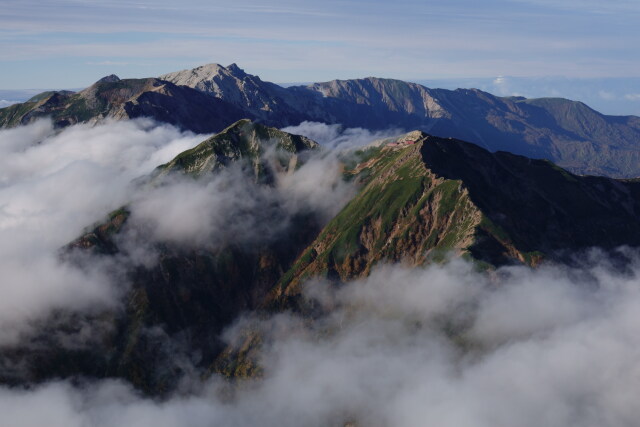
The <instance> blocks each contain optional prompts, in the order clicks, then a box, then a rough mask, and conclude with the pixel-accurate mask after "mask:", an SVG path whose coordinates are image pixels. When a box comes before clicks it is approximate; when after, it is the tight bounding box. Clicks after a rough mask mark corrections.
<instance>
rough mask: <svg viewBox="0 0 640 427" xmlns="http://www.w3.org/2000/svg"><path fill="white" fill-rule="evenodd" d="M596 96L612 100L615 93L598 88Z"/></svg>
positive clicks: (614, 97)
mask: <svg viewBox="0 0 640 427" xmlns="http://www.w3.org/2000/svg"><path fill="white" fill-rule="evenodd" d="M598 96H599V97H600V98H602V99H604V100H606V101H613V100H614V99H616V94H615V93H613V92H609V91H606V90H600V91H598Z"/></svg>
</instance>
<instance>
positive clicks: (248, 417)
mask: <svg viewBox="0 0 640 427" xmlns="http://www.w3.org/2000/svg"><path fill="white" fill-rule="evenodd" d="M289 131H290V132H294V133H303V134H305V135H307V136H309V137H312V138H313V137H314V136H315V137H316V138H317V139H319V140H320V142H322V143H324V144H325V147H329V148H330V147H339V148H352V147H354V146H356V145H359V144H361V143H362V142H370V139H367V138H370V137H371V139H377V138H382V137H385V136H389V135H391V134H392V133H393V132H389V133H387V134H377V135H372V134H370V133H369V134H367V131H363V130H340V128H338V127H335V126H329V125H322V124H313V123H303V124H301V126H300V127H299V128H297V129H289ZM313 132H315V134H314V133H313ZM346 134H351V135H352V136H353V135H360V136H358V137H355V136H354V138H353V139H348V138H347V139H342V140H340V141H337V140H338V139H340V138H343V137H344V136H345V135H346ZM323 135H324V136H323ZM362 135H365V136H362ZM366 135H368V136H366ZM205 138H206V136H205V135H193V134H191V133H182V132H180V131H178V130H176V129H175V128H173V127H171V126H166V125H159V124H157V123H154V122H151V121H148V120H135V121H130V122H108V123H105V124H101V125H96V126H88V125H80V126H73V127H70V128H68V129H66V130H64V131H61V132H56V131H54V130H53V128H52V126H51V123H50V122H47V121H40V122H37V123H35V124H33V125H29V126H25V127H20V128H17V129H12V130H3V131H0V271H1V272H2V278H1V280H0V348H1V347H5V346H10V345H12V344H15V343H16V342H19V341H20V340H21V339H28V336H29V333H31V332H32V331H33V325H34V324H36V323H37V321H42V320H43V319H46V318H47V316H48V315H49V314H50V313H52V312H53V311H55V310H72V311H85V312H91V311H96V310H99V309H102V308H105V307H112V308H115V309H117V307H119V306H120V305H122V292H123V289H126V283H124V284H123V283H121V281H122V280H126V279H124V277H126V276H125V275H124V274H123V270H125V269H126V268H128V267H130V266H131V265H132V264H136V263H143V264H153V263H154V262H155V259H154V245H155V244H158V243H161V244H175V245H186V246H189V247H200V248H205V249H206V248H208V249H211V248H216V247H221V246H224V245H225V244H226V242H228V241H229V240H233V241H234V242H235V243H238V242H244V243H245V244H246V245H248V246H252V245H256V244H258V243H260V242H262V241H265V240H268V239H271V238H273V236H275V235H278V233H280V232H281V231H282V230H283V229H286V227H287V226H288V221H289V220H290V219H291V218H292V217H293V216H294V215H296V214H298V213H300V212H314V213H316V214H317V215H318V217H319V218H320V219H321V220H323V221H327V220H328V219H329V218H330V217H331V216H332V215H334V214H335V213H336V212H337V210H338V209H340V207H341V206H343V205H344V203H347V201H348V200H349V198H350V197H351V195H352V194H353V192H354V191H355V190H354V188H353V187H352V185H351V184H348V183H345V182H344V181H342V180H341V179H340V174H341V169H340V163H339V162H338V160H337V156H336V154H335V152H334V151H332V150H321V151H319V152H318V154H317V155H314V156H312V157H311V158H309V159H308V160H307V162H306V163H305V164H304V165H303V166H301V167H300V168H299V169H297V170H296V171H295V172H294V173H292V174H290V175H282V176H278V177H277V179H276V182H275V183H274V185H272V186H264V185H260V184H259V183H257V182H256V181H255V180H254V179H252V178H251V175H250V174H247V173H245V171H244V170H243V168H242V167H241V165H237V166H230V167H228V168H226V169H224V170H222V171H221V173H219V174H217V175H215V176H211V177H208V178H205V179H203V180H193V179H192V178H190V177H172V178H171V179H169V180H167V181H165V182H164V183H163V185H160V186H146V187H145V186H144V185H143V186H142V187H141V186H140V184H136V183H135V182H137V181H135V180H136V178H138V177H140V176H144V175H147V174H149V173H151V172H152V171H153V169H154V168H155V167H156V166H157V165H159V164H162V163H165V162H167V161H168V160H170V159H171V158H173V157H174V156H175V155H176V154H178V153H179V152H181V151H183V150H185V149H188V148H191V147H193V146H195V145H196V144H197V143H199V142H201V141H202V140H204V139H205ZM360 138H361V139H360ZM365 139H366V141H365ZM361 141H362V142H361ZM123 205H127V207H128V209H129V210H130V211H131V217H130V220H129V221H128V223H127V226H126V227H125V228H124V229H123V232H122V235H121V236H119V237H118V238H119V239H120V241H119V243H120V244H121V245H122V250H123V256H122V257H120V258H115V259H113V260H107V259H106V258H105V257H97V256H91V255H87V254H84V255H81V256H80V259H76V260H75V262H74V263H67V262H64V261H62V258H61V256H60V250H61V248H62V247H64V246H65V245H66V244H67V243H69V242H70V241H72V240H73V239H75V238H77V237H78V236H79V235H80V234H81V233H82V231H83V230H84V229H85V228H86V227H87V226H90V225H91V224H94V223H96V222H97V221H100V220H102V219H104V217H105V214H106V213H108V212H109V211H111V210H113V209H116V208H119V207H120V206H123ZM619 251H620V253H621V254H623V255H624V257H626V258H627V259H630V260H631V262H630V264H629V265H628V266H627V268H625V269H624V271H620V269H619V268H617V267H616V266H617V265H619V264H618V263H617V262H615V261H611V260H609V259H608V258H607V256H605V255H604V254H603V253H602V252H599V251H598V250H593V251H592V252H590V253H588V254H586V255H585V254H576V256H581V257H582V258H583V261H582V262H580V263H576V265H577V266H576V265H574V266H573V267H569V266H563V265H543V266H541V267H539V268H536V269H531V268H528V267H503V268H500V269H498V270H495V271H491V272H482V271H478V269H477V268H476V266H475V265H473V264H472V263H471V262H468V261H464V260H462V259H459V258H451V259H449V260H448V261H447V262H445V263H443V264H438V265H431V266H428V267H425V268H408V267H406V266H402V265H379V266H377V267H376V268H375V269H374V270H373V271H372V273H371V275H370V276H369V277H367V278H364V279H361V280H357V281H354V282H351V283H348V284H343V285H336V284H334V283H328V282H326V281H324V280H319V279H312V280H309V281H308V282H307V283H306V284H305V285H304V286H303V289H304V294H305V298H306V299H307V300H309V301H312V302H313V304H314V307H316V308H317V309H316V310H315V312H314V316H313V317H312V318H311V317H308V316H307V317H303V316H301V315H300V314H297V313H294V312H284V313H279V314H273V315H270V316H257V315H254V314H251V313H248V314H246V315H244V316H242V317H241V318H240V319H238V320H237V321H236V323H235V324H234V325H232V326H231V327H229V328H228V329H227V330H226V332H225V334H224V338H225V340H226V341H227V342H228V343H229V344H230V345H241V344H242V343H243V342H244V341H243V337H244V336H245V334H246V332H247V331H251V332H252V333H256V334H259V336H260V337H261V345H260V347H259V351H258V355H257V359H256V360H257V362H258V364H259V365H260V367H261V372H262V374H261V376H260V377H258V378H255V379H246V380H240V381H237V382H235V383H234V382H230V381H228V380H227V379H226V378H223V377H221V376H218V375H213V376H210V377H208V378H207V379H203V376H202V372H200V371H198V370H197V369H193V371H189V370H188V369H186V370H185V371H186V372H193V375H186V376H185V377H184V378H183V381H182V384H181V386H180V387H178V390H177V391H176V392H174V393H172V394H170V395H168V396H165V397H163V398H149V397H145V396H143V395H142V394H141V393H140V392H139V391H137V390H135V389H134V388H133V387H132V386H131V385H129V384H127V383H125V382H123V381H120V380H111V379H110V380H92V379H86V378H73V379H60V380H54V381H50V382H47V383H44V384H40V385H31V386H28V387H22V386H15V387H9V386H1V387H0V414H2V421H3V424H6V425H11V426H35V425H43V424H46V425H49V426H70V427H73V426H115V425H142V426H147V425H149V426H176V425H188V426H214V425H215V426H219V425H222V426H246V425H262V426H300V425H305V426H327V425H336V426H342V425H345V424H348V423H355V424H356V425H362V426H415V425H440V426H455V427H460V426H469V427H471V426H474V427H475V426H478V427H482V426H514V425H518V426H540V425H544V426H551V427H553V426H574V425H575V426H587V427H589V426H594V427H595V426H602V425H615V426H635V425H636V424H637V420H638V419H640V408H639V407H638V405H637V404H636V399H637V396H638V394H640V368H639V366H640V365H639V364H638V360H640V346H638V344H637V335H638V327H639V326H640V253H638V252H637V251H636V250H634V249H629V248H621V249H619ZM173 345H175V346H176V348H178V347H179V346H180V343H175V344H173ZM176 353H180V351H178V350H177V351H176Z"/></svg>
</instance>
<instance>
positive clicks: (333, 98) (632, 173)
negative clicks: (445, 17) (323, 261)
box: [0, 64, 640, 178]
mask: <svg viewBox="0 0 640 427" xmlns="http://www.w3.org/2000/svg"><path fill="white" fill-rule="evenodd" d="M43 116H51V117H53V119H54V121H55V123H56V124H57V125H58V126H67V125H69V124H73V123H79V122H87V121H89V122H91V121H96V120H100V119H103V118H107V117H110V118H114V119H127V118H134V117H140V116H149V117H152V118H154V119H156V120H159V121H162V122H167V123H171V124H174V125H176V126H179V127H181V128H183V129H188V130H192V131H194V132H217V131H220V130H222V129H223V128H225V127H226V126H228V125H230V124H231V123H233V122H234V121H236V120H238V119H240V118H248V119H252V120H257V121H259V122H260V123H263V124H265V125H267V126H275V127H279V128H281V127H285V126H291V125H298V124H299V123H301V122H303V121H316V122H324V123H330V124H341V125H343V126H345V127H362V128H366V129H389V128H393V129H405V130H413V129H417V130H421V131H424V132H427V133H429V134H431V135H435V136H440V137H453V138H458V139H462V140H466V141H469V142H472V143H475V144H477V145H479V146H481V147H483V148H485V149H487V150H489V151H492V152H495V151H508V152H511V153H513V154H520V155H524V156H527V157H529V158H535V159H547V160H550V161H553V162H554V163H556V164H558V165H559V166H562V167H563V168H566V169H567V170H569V171H571V172H573V173H577V174H583V175H584V174H591V175H605V176H610V177H618V178H622V177H626V178H630V177H636V176H640V148H639V147H638V141H639V140H640V118H638V117H636V116H607V115H603V114H600V113H598V112H597V111H595V110H593V109H591V108H589V107H588V106H587V105H585V104H583V103H581V102H575V101H570V100H567V99H562V98H540V99H526V98H523V97H497V96H494V95H491V94H489V93H487V92H483V91H480V90H477V89H457V90H445V89H430V88H427V87H424V86H421V85H419V84H415V83H408V82H403V81H399V80H393V79H381V78H374V77H369V78H364V79H355V80H334V81H331V82H325V83H314V84H310V85H306V86H291V87H287V88H284V87H281V86H278V85H276V84H274V83H270V82H265V81H262V80H261V79H260V78H259V77H257V76H253V75H250V74H247V73H245V72H244V71H243V70H242V69H240V68H239V67H238V66H237V65H236V64H231V65H229V66H227V67H224V66H221V65H218V64H208V65H204V66H201V67H197V68H194V69H191V70H183V71H178V72H174V73H169V74H165V75H162V76H160V77H159V78H150V79H125V80H120V79H119V78H117V77H115V76H109V77H106V78H104V79H102V80H100V81H99V82H97V83H96V84H94V85H92V86H91V87H89V88H87V89H85V90H83V91H80V92H78V93H68V92H53V93H44V94H41V95H38V96H36V97H34V98H32V99H31V100H29V101H28V102H26V103H23V104H16V105H12V106H10V107H7V108H4V109H0V125H1V126H3V127H10V126H16V125H19V124H25V123H29V122H31V121H33V120H35V119H37V118H39V117H43Z"/></svg>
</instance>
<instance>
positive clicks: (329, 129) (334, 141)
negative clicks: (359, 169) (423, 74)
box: [282, 120, 403, 150]
mask: <svg viewBox="0 0 640 427" xmlns="http://www.w3.org/2000/svg"><path fill="white" fill-rule="evenodd" d="M282 130H283V131H285V132H289V133H293V134H296V135H304V136H306V137H307V138H311V139H313V140H314V141H316V142H318V143H320V144H322V145H323V146H325V147H327V148H330V149H339V150H345V149H350V148H355V147H359V146H362V145H365V144H369V143H371V142H373V141H375V140H378V139H384V138H390V137H393V136H397V135H400V134H402V133H403V130H402V129H388V130H384V131H370V130H368V129H363V128H344V127H343V126H342V125H340V124H332V125H330V124H326V123H321V122H310V121H306V120H305V121H304V122H302V123H300V124H299V125H297V126H289V127H286V128H282Z"/></svg>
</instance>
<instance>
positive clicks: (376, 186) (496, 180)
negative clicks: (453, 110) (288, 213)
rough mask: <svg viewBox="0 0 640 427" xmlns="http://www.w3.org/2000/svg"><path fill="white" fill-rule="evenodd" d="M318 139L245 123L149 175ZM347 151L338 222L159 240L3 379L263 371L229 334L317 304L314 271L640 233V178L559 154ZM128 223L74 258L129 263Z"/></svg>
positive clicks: (75, 246) (253, 165) (30, 346)
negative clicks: (594, 169) (307, 289)
mask: <svg viewBox="0 0 640 427" xmlns="http://www.w3.org/2000/svg"><path fill="white" fill-rule="evenodd" d="M314 151H320V150H319V148H318V146H317V144H315V143H314V142H313V141H311V140H309V139H307V138H304V137H300V136H296V135H290V134H287V133H285V132H282V131H279V130H277V129H273V128H268V127H266V126H263V125H261V124H255V123H252V122H250V121H248V120H241V121H239V122H237V123H235V124H233V125H232V126H230V127H228V128H226V129H225V130H224V131H223V132H221V133H219V134H218V135H215V136H213V137H211V138H209V139H208V140H206V141H203V142H202V143H201V144H199V145H198V146H196V147H194V148H192V149H191V150H187V151H185V152H183V153H181V154H180V155H178V156H176V158H174V159H173V160H172V161H170V162H168V163H166V164H164V165H161V166H159V167H158V168H157V169H156V171H155V172H154V174H152V176H150V177H147V179H145V180H141V181H140V185H142V186H143V188H148V189H153V190H154V191H162V189H163V188H165V187H164V185H165V184H166V182H167V181H166V180H171V179H174V178H175V177H176V176H178V177H180V176H182V177H184V175H185V174H186V175H187V177H193V179H199V180H203V179H204V180H206V179H207V178H210V177H212V176H216V174H219V173H220V172H221V171H223V170H225V168H229V167H232V166H234V165H236V166H237V165H241V166H243V170H244V173H246V176H247V178H248V179H250V180H252V181H253V182H255V183H257V185H261V186H267V187H268V186H271V185H274V177H275V176H277V175H279V174H285V175H286V174H290V173H291V172H292V171H293V170H295V169H297V168H299V167H300V165H301V164H302V163H304V161H305V159H306V157H307V156H309V155H311V154H312V152H314ZM343 161H344V179H345V180H348V181H350V182H352V183H353V184H354V185H355V186H356V188H357V189H358V191H357V193H356V194H355V196H354V197H353V198H352V199H351V200H350V202H349V203H348V204H347V205H346V206H345V207H344V208H343V209H342V210H341V211H340V212H338V214H337V215H335V217H333V218H332V219H331V220H330V221H329V222H328V223H323V222H321V221H320V220H319V219H318V217H317V216H315V215H314V212H310V211H304V210H302V211H297V212H296V214H295V215H294V216H293V218H291V219H290V223H289V225H288V226H287V227H286V228H285V229H284V231H282V232H281V233H279V234H278V235H277V236H275V237H274V238H272V239H267V240H263V241H262V243H260V244H253V245H246V244H242V242H239V241H234V240H233V239H232V240H229V241H228V242H227V244H225V245H224V246H221V247H220V246H217V247H208V246H207V245H204V246H202V245H200V246H197V245H193V247H192V246H190V245H188V244H187V245H185V244H176V243H172V242H170V241H164V242H158V241H149V242H147V244H149V245H152V246H153V247H154V248H155V250H156V251H157V253H158V254H159V255H158V260H157V262H156V263H154V264H151V265H145V264H140V265H133V266H129V267H128V269H127V271H126V273H125V277H124V278H123V279H122V280H123V281H124V282H126V283H130V287H129V288H127V292H126V295H125V297H124V302H125V304H124V305H125V307H126V308H125V309H124V310H122V311H118V310H115V311H109V310H106V311H104V312H101V313H97V314H92V315H90V316H88V315H83V314H81V313H63V312H60V313H56V315H55V316H53V318H51V319H49V320H48V321H47V322H44V323H43V325H41V329H40V331H41V332H40V333H39V334H38V335H37V336H35V337H32V339H30V340H28V341H27V342H25V344H23V345H20V346H15V347H11V348H5V349H3V351H2V355H3V357H2V359H1V360H2V363H1V364H0V380H2V382H5V383H10V384H24V383H30V382H40V381H44V380H47V379H50V378H56V377H70V376H73V377H75V376H84V377H89V378H91V377H94V378H105V377H118V378H124V379H126V380H127V381H129V382H131V383H132V384H134V385H135V386H136V387H137V388H139V389H141V390H143V391H144V392H145V393H149V394H162V393H164V392H166V391H169V390H172V389H174V388H175V387H177V386H178V384H179V380H180V378H181V377H182V375H183V374H185V373H186V372H189V369H194V367H195V369H198V370H201V372H208V373H211V372H220V373H222V374H224V375H226V376H230V377H242V376H247V375H254V374H256V372H259V368H258V367H257V366H256V365H255V364H253V363H250V361H248V360H249V359H250V356H247V354H248V353H250V351H251V349H252V348H253V347H254V346H255V345H256V340H258V341H259V336H256V335H249V337H248V339H247V341H246V343H244V347H241V348H240V350H239V352H238V349H232V348H228V347H226V343H225V342H223V340H222V339H221V338H220V334H221V332H222V331H223V329H224V328H225V327H226V326H228V325H230V324H231V323H232V322H233V321H234V320H235V319H237V317H238V316H239V315H240V314H242V313H247V312H253V311H255V310H258V311H259V312H260V311H264V310H266V311H268V312H274V311H275V312H281V311H282V310H288V309H293V310H299V311H300V312H301V313H308V314H311V313H312V312H313V310H312V308H313V307H310V306H309V305H308V304H307V302H306V301H305V298H304V297H303V295H302V294H301V284H302V283H304V281H305V280H306V279H309V278H312V277H325V278H327V279H329V280H330V281H333V282H335V283H344V282H347V281H349V280H352V279H354V278H359V277H364V276H366V275H368V274H369V272H370V271H371V269H372V267H373V266H374V265H376V264H381V263H387V262H399V263H404V264H405V265H409V266H420V265H425V264H427V263H432V262H442V261H443V260H445V259H446V257H447V256H449V254H453V255H454V256H463V257H466V258H468V259H470V260H473V262H475V263H476V265H477V267H478V268H479V269H489V270H491V269H493V268H494V267H496V266H500V265H505V264H514V263H515V264H525V265H531V266H535V265H538V264H540V263H541V262H545V261H547V260H548V261H567V259H566V254H567V252H566V251H567V250H570V251H571V252H572V253H575V251H580V250H588V249H589V248H591V247H593V246H597V247H600V248H603V249H604V250H609V249H613V248H615V247H617V246H620V245H631V246H638V245H640V225H639V224H638V221H637V220H636V219H637V217H638V215H639V214H640V182H638V181H634V180H616V179H610V178H602V177H591V176H577V175H574V174H571V173H570V172H567V171H565V170H563V169H561V168H559V167H558V166H556V165H554V164H553V163H551V162H549V161H544V160H531V159H528V158H526V157H522V156H518V155H513V154H510V153H505V152H498V153H491V152H489V151H487V150H484V149H483V148H480V147H478V146H477V145H474V144H470V143H467V142H463V141H460V140H455V139H443V138H439V137H435V136H431V135H428V134H426V133H424V132H422V131H414V132H411V133H408V134H405V135H403V136H401V137H398V138H393V139H389V140H386V141H384V142H382V143H381V144H379V145H376V146H370V147H367V148H364V149H362V150H361V151H358V152H355V153H348V154H345V155H344V158H343ZM144 186H146V187H144ZM264 208H265V209H267V208H268V207H267V206H264ZM274 212H277V210H276V211H274ZM257 214H258V212H253V213H250V215H257ZM136 228H139V229H136ZM128 235H134V236H138V238H140V236H145V233H144V224H141V223H139V222H138V223H136V222H132V221H131V212H130V210H129V209H128V207H124V208H122V209H118V210H116V211H114V212H112V213H111V214H110V215H109V216H108V218H107V219H106V220H105V221H103V222H102V223H100V224H97V225H95V226H93V227H90V228H89V229H88V230H87V231H86V233H85V234H84V235H82V236H80V237H79V238H78V239H77V240H75V241H74V242H72V243H71V244H70V245H69V246H68V247H67V248H65V249H64V251H63V254H64V255H63V256H65V257H70V259H71V260H73V255H74V254H76V255H77V254H78V253H81V254H92V256H95V257H97V258H96V260H98V259H99V260H102V261H104V260H111V261H112V262H118V259H121V258H122V257H124V258H129V255H130V254H128V253H127V252H126V250H127V249H126V246H125V247H122V242H123V241H124V240H123V239H124V237H126V236H128ZM71 262H72V261H71ZM87 325H89V326H87ZM87 327H89V329H90V330H92V331H93V334H92V335H91V336H92V339H91V340H88V341H87V340H85V341H84V345H83V346H77V345H76V344H73V343H75V341H74V340H72V339H70V338H69V337H72V336H74V334H77V335H80V334H83V333H84V334H86V332H84V331H85V330H86V328H87Z"/></svg>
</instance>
